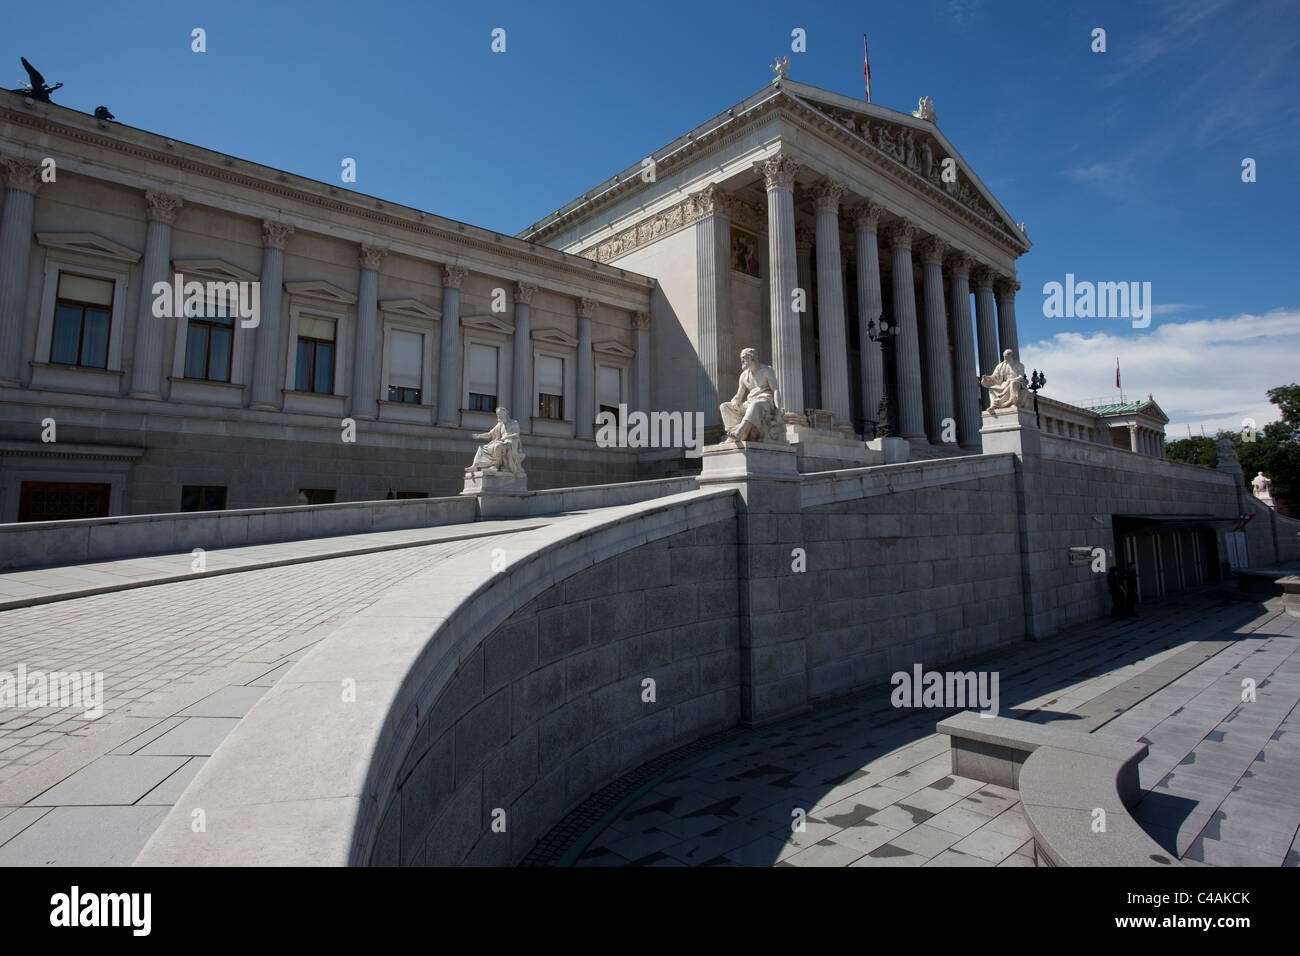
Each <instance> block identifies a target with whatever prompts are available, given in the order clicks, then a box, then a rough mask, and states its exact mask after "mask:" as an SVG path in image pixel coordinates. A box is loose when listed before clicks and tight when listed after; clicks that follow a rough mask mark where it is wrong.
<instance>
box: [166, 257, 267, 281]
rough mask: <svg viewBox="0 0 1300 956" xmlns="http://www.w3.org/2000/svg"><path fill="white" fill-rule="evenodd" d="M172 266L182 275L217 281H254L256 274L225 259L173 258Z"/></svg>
mask: <svg viewBox="0 0 1300 956" xmlns="http://www.w3.org/2000/svg"><path fill="white" fill-rule="evenodd" d="M172 268H173V269H175V270H176V271H177V272H179V273H181V274H182V275H184V276H187V277H188V276H194V277H195V278H196V279H213V280H215V281H217V282H256V281H257V276H256V275H254V274H253V273H251V272H249V271H248V270H247V269H241V268H239V266H237V265H234V264H233V263H230V262H227V261H226V260H225V259H173V260H172Z"/></svg>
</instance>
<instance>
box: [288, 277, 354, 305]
mask: <svg viewBox="0 0 1300 956" xmlns="http://www.w3.org/2000/svg"><path fill="white" fill-rule="evenodd" d="M284 291H285V292H288V293H289V294H290V295H302V296H310V297H311V298H313V299H322V300H324V301H326V302H338V303H342V304H346V305H355V304H356V301H357V297H356V296H355V295H353V294H352V293H351V292H348V291H347V290H346V289H340V288H339V287H338V286H336V285H333V284H332V283H329V282H325V281H324V280H321V279H309V280H307V281H306V282H286V283H285V284H284Z"/></svg>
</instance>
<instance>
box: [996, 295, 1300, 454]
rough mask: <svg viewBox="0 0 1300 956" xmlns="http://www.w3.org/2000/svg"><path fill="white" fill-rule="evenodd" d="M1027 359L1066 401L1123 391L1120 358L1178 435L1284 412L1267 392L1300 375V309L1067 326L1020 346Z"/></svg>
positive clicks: (1135, 389)
mask: <svg viewBox="0 0 1300 956" xmlns="http://www.w3.org/2000/svg"><path fill="white" fill-rule="evenodd" d="M1020 352H1021V359H1020V360H1021V361H1022V362H1023V363H1024V365H1025V368H1026V369H1034V368H1038V369H1042V370H1043V372H1044V373H1045V374H1046V375H1047V386H1046V387H1045V388H1044V389H1043V392H1042V394H1043V395H1045V396H1050V397H1052V398H1056V399H1061V400H1064V401H1067V402H1068V401H1080V400H1084V399H1089V398H1113V399H1115V400H1118V397H1119V392H1118V391H1117V390H1116V389H1115V387H1114V386H1115V358H1116V356H1118V357H1119V363H1120V372H1121V379H1122V381H1123V383H1124V397H1125V399H1127V400H1130V401H1131V400H1133V399H1138V398H1145V397H1146V395H1147V393H1148V392H1150V393H1151V395H1152V397H1154V398H1155V400H1156V402H1158V403H1159V405H1160V407H1161V408H1163V409H1164V410H1165V414H1167V415H1168V416H1169V418H1170V422H1169V425H1168V427H1167V428H1166V435H1167V436H1168V438H1169V440H1170V441H1173V440H1174V439H1177V438H1186V437H1187V426H1188V425H1191V427H1192V434H1194V435H1199V434H1200V430H1201V426H1202V425H1203V426H1204V427H1205V433H1206V434H1207V435H1213V434H1214V432H1215V431H1216V430H1217V429H1220V428H1226V429H1240V428H1241V421H1242V419H1243V418H1247V417H1249V418H1253V419H1254V420H1255V423H1256V425H1257V426H1259V427H1261V428H1262V427H1263V426H1264V425H1265V424H1267V423H1269V422H1273V421H1277V419H1278V417H1279V415H1278V410H1277V406H1275V405H1273V404H1272V403H1270V402H1269V400H1268V397H1267V396H1266V395H1265V392H1267V391H1268V389H1270V388H1273V387H1275V386H1277V385H1288V384H1290V383H1291V382H1295V381H1300V309H1274V310H1273V311H1271V312H1269V313H1267V314H1265V315H1237V316H1233V317H1232V318H1219V319H1206V320H1201V321H1195V322H1166V323H1163V324H1159V325H1153V326H1152V327H1151V329H1150V330H1149V331H1148V332H1145V333H1143V332H1136V331H1133V330H1130V329H1129V328H1128V327H1127V324H1126V323H1121V322H1119V321H1117V322H1116V323H1115V331H1113V332H1111V331H1107V330H1105V329H1102V330H1099V331H1089V332H1060V333H1058V334H1056V335H1054V336H1053V337H1052V338H1050V339H1047V340H1046V341H1042V342H1036V343H1033V344H1032V345H1025V346H1023V347H1022V348H1021V350H1020Z"/></svg>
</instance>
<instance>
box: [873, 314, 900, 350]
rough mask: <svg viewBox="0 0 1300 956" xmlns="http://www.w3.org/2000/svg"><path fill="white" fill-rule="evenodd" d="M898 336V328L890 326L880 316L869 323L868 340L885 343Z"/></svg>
mask: <svg viewBox="0 0 1300 956" xmlns="http://www.w3.org/2000/svg"><path fill="white" fill-rule="evenodd" d="M897 334H898V326H896V325H890V324H889V323H888V322H886V321H884V320H883V319H881V318H880V317H879V316H877V317H876V318H874V319H872V320H871V321H870V322H868V323H867V338H869V339H871V341H873V342H880V343H882V344H883V343H884V342H886V341H887V340H889V339H892V338H893V337H894V336H895V335H897Z"/></svg>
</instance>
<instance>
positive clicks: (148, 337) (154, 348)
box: [131, 190, 184, 398]
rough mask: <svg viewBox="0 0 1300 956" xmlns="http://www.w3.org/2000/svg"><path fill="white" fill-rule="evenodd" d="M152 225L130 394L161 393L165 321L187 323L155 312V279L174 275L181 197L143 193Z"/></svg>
mask: <svg viewBox="0 0 1300 956" xmlns="http://www.w3.org/2000/svg"><path fill="white" fill-rule="evenodd" d="M144 198H145V206H146V209H147V213H148V219H149V225H148V226H147V227H146V232H145V239H144V261H143V262H142V263H141V264H140V305H139V307H138V308H137V310H136V318H135V351H134V353H133V358H132V362H131V397H132V398H161V397H162V371H163V368H162V365H163V358H162V349H163V341H164V339H165V338H166V336H165V334H164V329H163V323H164V322H177V323H181V324H183V323H184V318H183V317H182V316H174V317H173V318H171V319H167V318H164V317H160V316H156V315H154V314H153V303H154V293H153V288H154V285H155V284H156V283H159V282H167V281H168V280H169V279H171V275H170V273H171V259H172V223H174V222H175V221H176V214H177V213H178V212H179V211H180V208H181V201H180V199H179V198H178V197H176V196H166V195H163V194H162V193H155V192H153V191H152V190H151V191H148V192H146V193H145V194H144Z"/></svg>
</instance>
